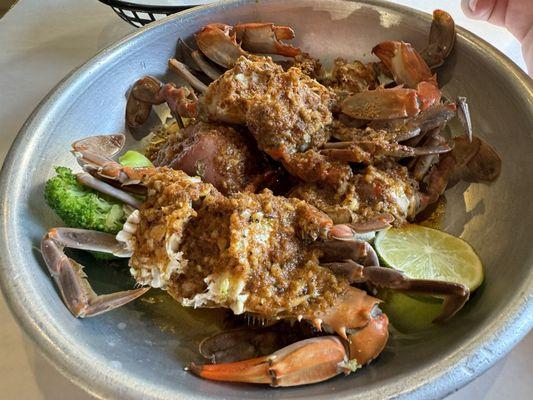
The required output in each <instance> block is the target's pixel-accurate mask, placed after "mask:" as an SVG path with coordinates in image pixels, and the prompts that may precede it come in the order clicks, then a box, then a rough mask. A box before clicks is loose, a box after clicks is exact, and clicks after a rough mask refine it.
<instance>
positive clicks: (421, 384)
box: [0, 0, 533, 399]
mask: <svg viewBox="0 0 533 400" xmlns="http://www.w3.org/2000/svg"><path fill="white" fill-rule="evenodd" d="M263 1H264V0H263ZM328 1H331V2H339V1H352V2H359V3H361V4H362V5H369V6H375V7H382V8H388V9H391V10H393V11H396V12H400V13H402V14H406V15H409V16H415V17H418V18H422V19H424V20H426V21H430V20H431V15H429V14H427V13H425V12H421V11H418V10H415V9H413V8H410V7H407V6H403V5H399V4H395V3H391V2H388V1H382V0H381V1H380V0H366V1H357V0H328ZM252 2H257V0H225V1H221V2H218V3H213V4H209V5H205V6H201V7H196V8H193V9H189V10H185V11H182V12H180V13H177V14H174V15H171V16H169V17H167V18H165V19H162V20H160V21H157V22H154V23H152V24H150V25H148V26H145V27H143V28H140V29H138V30H137V31H135V32H134V33H131V34H129V35H127V36H126V37H124V38H123V39H121V40H119V41H117V42H115V43H113V44H111V45H109V46H107V47H106V48H104V49H103V50H101V51H99V52H98V53H97V54H96V55H95V56H94V57H92V58H91V59H90V60H88V61H87V62H85V63H84V64H83V65H81V66H79V67H77V68H75V69H74V70H73V71H71V72H70V73H69V74H68V75H67V76H66V77H65V78H63V79H62V80H61V81H60V82H59V83H58V84H57V85H56V86H55V87H54V88H53V89H52V90H51V91H50V92H49V93H48V94H47V95H46V97H44V98H43V100H41V102H40V103H39V105H38V106H37V107H36V108H35V110H34V111H33V112H32V113H31V115H30V116H29V117H28V119H27V120H26V122H25V123H24V125H23V126H22V127H21V129H20V131H19V132H18V134H17V136H16V139H15V141H14V142H13V144H12V146H11V148H10V150H9V152H8V154H7V156H6V158H5V161H4V164H3V166H2V169H1V171H0V210H1V216H2V217H1V218H0V288H1V290H2V293H3V295H4V298H5V299H6V303H7V304H8V306H9V308H10V310H11V312H12V314H13V316H14V317H15V319H16V321H17V322H18V324H19V325H20V326H21V327H22V329H23V331H24V332H25V333H26V334H27V335H28V336H29V337H30V339H31V340H32V341H33V342H34V343H36V344H37V347H38V348H39V350H40V351H41V353H42V354H43V355H44V357H45V358H46V359H47V360H48V361H49V362H50V363H51V364H53V365H54V366H55V367H56V368H57V369H58V370H59V371H60V372H61V373H62V374H63V375H64V376H65V377H66V378H68V379H69V380H70V381H72V382H74V383H76V384H77V385H78V386H80V387H81V388H83V389H84V390H85V391H87V392H88V393H90V394H92V395H93V396H95V397H97V398H107V397H108V396H112V397H113V398H124V397H127V398H130V397H131V398H154V399H155V398H158V399H159V398H166V396H164V394H165V393H166V392H159V393H157V390H156V391H155V392H153V391H152V392H151V394H150V392H148V391H146V390H143V388H144V387H145V385H144V383H145V382H142V381H137V382H135V381H134V382H132V381H131V380H130V381H129V383H130V385H129V386H130V387H129V388H128V387H123V381H124V376H123V375H121V374H119V373H116V371H113V370H112V369H109V368H108V367H107V366H104V365H101V366H99V367H102V369H100V368H94V366H92V368H87V367H89V366H91V361H94V360H91V359H84V360H83V362H81V363H80V359H79V358H78V357H76V354H74V352H72V351H71V352H70V353H66V352H63V351H58V349H59V343H61V340H62V339H61V336H60V335H58V332H57V331H56V332H51V331H50V330H49V329H48V328H47V325H46V323H44V322H43V321H42V320H40V318H39V316H38V315H35V314H33V313H31V308H29V307H28V305H27V303H25V302H23V301H21V300H20V298H19V293H18V292H17V291H16V289H17V287H16V286H17V285H12V284H11V282H13V281H14V280H16V276H17V272H16V269H15V268H14V267H13V265H16V263H15V261H16V260H14V259H12V258H11V257H10V248H11V246H10V244H9V241H8V240H9V238H10V234H9V228H10V221H9V218H8V217H9V215H10V212H9V210H10V201H9V197H10V194H12V193H14V192H16V189H15V188H16V187H17V183H18V182H20V181H21V180H22V179H24V174H23V173H22V171H20V169H19V168H18V167H17V164H18V156H19V155H20V154H21V153H22V152H23V151H24V149H25V148H26V146H28V144H29V143H31V141H32V139H33V138H34V137H36V136H37V135H36V134H35V133H34V132H35V131H34V130H33V129H32V127H33V126H34V125H39V121H40V120H41V119H43V118H44V117H45V116H46V114H47V113H48V111H49V110H50V109H51V108H52V107H53V105H54V100H55V98H56V97H59V96H61V94H62V93H63V92H64V91H66V89H67V88H68V87H69V86H71V85H72V84H73V83H75V82H76V80H77V79H78V78H79V77H82V76H83V75H85V74H86V73H88V72H90V71H91V70H92V69H96V68H98V65H99V64H101V63H105V60H106V59H107V58H108V57H110V56H112V54H113V53H114V52H116V51H120V49H121V48H122V47H124V46H125V45H126V44H128V43H129V42H130V41H133V40H135V39H136V38H139V37H140V36H142V35H144V34H146V33H147V32H150V31H155V30H156V29H157V28H158V27H160V26H161V25H164V24H168V23H172V22H173V21H174V20H178V19H181V18H184V17H186V16H189V15H192V14H196V13H208V12H210V11H211V10H213V9H217V8H235V7H238V6H239V5H244V4H247V3H252ZM457 33H458V35H459V36H460V37H461V39H463V40H465V41H466V42H468V43H469V44H470V45H471V46H474V47H478V48H479V49H480V50H482V51H483V52H485V54H487V55H488V58H490V59H491V60H493V61H495V62H496V63H497V64H499V67H500V68H502V69H503V70H505V71H506V72H507V73H510V74H513V75H514V79H515V80H516V82H517V84H518V85H519V86H522V87H523V88H524V90H525V91H526V92H527V94H528V96H527V97H528V98H529V103H530V104H533V81H532V79H531V78H530V77H529V76H528V75H527V74H526V73H525V72H524V71H522V70H521V69H520V68H519V67H518V66H517V65H516V64H514V63H513V62H512V61H511V60H510V59H509V58H508V57H507V56H506V55H504V54H503V53H501V52H500V51H499V50H497V49H496V48H494V47H493V46H492V45H490V44H489V43H487V42H486V41H485V40H483V39H481V38H480V37H478V36H477V35H475V34H473V33H471V32H469V31H467V30H466V29H464V28H461V27H459V26H458V27H457ZM15 246H16V243H15ZM522 288H523V289H524V290H523V291H522V292H521V293H519V294H517V295H516V296H515V298H514V299H513V301H512V302H511V303H510V304H508V305H507V307H506V309H505V312H504V315H501V316H500V318H497V319H495V320H494V321H493V322H492V323H490V324H488V326H487V328H486V329H485V330H484V331H483V332H482V333H480V334H478V335H477V336H475V337H472V338H471V339H470V341H469V343H468V344H467V345H466V346H465V347H464V349H463V350H464V351H463V352H462V353H459V352H455V353H453V354H451V355H450V356H448V357H446V358H444V359H442V360H440V362H438V363H435V364H433V365H431V366H429V367H427V368H425V369H423V370H421V371H419V372H417V373H416V374H415V375H414V376H411V377H409V383H408V384H407V385H401V387H400V390H399V391H398V390H397V389H395V388H394V387H392V385H389V386H390V387H386V388H384V390H379V393H378V395H379V398H389V397H395V398H405V399H407V398H408V399H433V398H442V397H444V396H446V395H448V394H450V393H451V392H453V391H455V390H457V389H459V388H461V387H463V386H464V385H466V384H467V383H469V382H470V381H471V380H473V379H474V378H476V377H477V376H479V375H480V374H482V373H483V372H485V371H486V370H487V369H488V368H489V367H491V366H492V365H493V364H494V363H495V362H496V361H498V360H499V359H500V358H502V357H503V356H504V355H505V354H507V353H508V352H509V351H510V350H511V349H512V348H513V346H514V345H516V344H517V343H518V342H519V341H520V340H521V339H522V338H523V337H524V336H525V335H526V334H527V333H528V332H529V331H530V329H531V328H532V327H533V273H530V274H529V277H528V278H527V281H526V282H524V284H523V286H522ZM70 350H72V349H70ZM159 395H163V396H159ZM336 397H337V398H339V399H354V398H356V397H357V398H359V397H358V396H357V394H349V395H343V396H339V394H336ZM372 397H374V396H372ZM376 398H378V397H376Z"/></svg>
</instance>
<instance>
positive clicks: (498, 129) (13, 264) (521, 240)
mask: <svg viewBox="0 0 533 400" xmlns="http://www.w3.org/2000/svg"><path fill="white" fill-rule="evenodd" d="M430 19H431V18H430V16H428V15H426V14H423V13H419V12H416V11H413V10H411V9H408V8H404V7H400V6H397V5H393V4H388V3H380V2H374V1H371V2H365V3H364V4H363V3H357V2H343V1H313V0H291V1H287V0H275V1H255V0H254V1H244V0H239V1H229V2H224V3H219V4H216V5H212V6H207V7H203V8H198V9H194V10H190V11H186V12H183V13H181V14H177V15H175V16H172V17H170V18H168V19H165V20H164V21H161V22H158V23H154V24H153V25H151V26H149V27H147V28H144V29H141V30H139V31H138V32H136V33H134V34H133V35H131V36H129V37H127V38H126V39H124V40H121V41H120V42H118V43H117V44H115V45H113V46H111V47H110V48H108V49H106V50H104V51H102V52H101V53H99V54H98V55H97V56H96V57H94V58H93V59H92V60H90V61H89V62H87V63H86V64H85V65H84V66H82V67H81V68H79V69H78V70H76V71H75V72H74V73H72V74H71V75H70V76H68V77H67V78H66V79H65V80H64V81H62V82H61V83H60V84H59V85H58V86H57V87H56V88H55V89H54V90H53V91H52V92H51V94H50V95H48V96H47V97H46V99H44V100H43V102H42V103H41V104H40V105H39V107H38V108H37V110H36V111H35V112H34V113H33V114H32V116H31V117H30V118H29V119H28V121H27V122H26V124H25V125H24V127H23V128H22V130H21V131H20V133H19V135H18V137H17V140H16V142H15V144H14V145H13V147H12V149H11V151H10V153H9V155H8V157H7V159H6V161H5V163H4V167H3V169H2V175H1V181H0V200H1V211H2V217H1V231H0V235H1V236H0V260H1V265H2V268H1V281H2V289H3V292H4V294H5V296H6V298H7V300H8V303H9V304H10V306H11V309H12V311H13V313H14V314H15V317H16V318H17V319H18V322H19V323H20V325H21V326H22V327H23V328H24V330H25V331H26V333H27V334H28V335H29V336H30V337H31V338H32V339H33V340H34V341H35V342H36V343H37V344H38V346H39V347H40V349H41V350H42V351H43V353H44V354H45V355H46V357H47V358H48V359H50V361H52V363H53V364H55V365H56V366H57V367H58V368H59V369H60V370H61V371H62V372H63V373H64V374H65V375H67V376H68V377H69V378H70V379H72V380H73V381H75V382H77V383H78V384H79V385H80V386H82V387H83V388H85V389H86V390H88V391H89V392H91V393H93V394H95V395H97V396H100V397H109V398H120V399H141V398H142V399H171V398H172V399H176V398H188V399H214V398H224V399H234V398H247V399H256V398H294V399H296V398H305V399H315V398H323V399H325V398H331V397H334V398H336V399H366V400H369V399H385V398H390V397H395V396H399V397H405V398H410V399H431V398H440V397H443V396H444V395H446V394H448V393H450V392H452V391H454V390H456V389H458V388H459V387H461V386H463V385H465V384H466V383H467V382H468V381H470V380H472V379H473V378H474V377H476V376H477V375H479V374H481V373H482V372H483V371H485V370H486V369H487V368H489V367H490V366H491V365H492V364H493V363H494V362H495V361H496V360H498V359H499V358H500V357H502V356H503V355H504V354H505V353H507V352H508V351H509V350H510V349H511V348H512V347H513V345H514V344H516V343H517V342H518V341H519V340H520V339H521V338H522V337H523V336H524V335H525V334H526V333H527V332H528V330H529V329H530V328H531V326H532V316H533V306H532V301H531V293H532V290H531V288H532V273H531V266H532V264H533V247H532V246H531V243H532V242H533V234H532V232H533V229H532V226H533V202H532V201H531V194H532V190H531V188H532V187H533V174H532V171H533V157H532V156H531V153H532V151H533V136H532V135H531V129H532V127H533V89H532V83H531V79H530V78H528V77H527V76H526V75H525V74H524V73H523V72H522V71H520V70H519V69H518V68H517V67H516V66H515V65H514V64H513V63H512V62H510V61H509V60H508V59H507V58H506V57H505V56H503V55H502V54H501V53H499V52H498V51H497V50H495V49H494V48H493V47H491V46H490V45H488V44H487V43H486V42H484V41H483V40H481V39H479V38H478V37H476V36H474V35H472V34H471V33H468V32H466V31H465V30H462V29H459V32H458V40H457V44H456V50H455V52H454V54H453V56H452V58H451V59H450V60H449V61H448V63H447V64H446V66H445V67H444V69H443V70H442V71H440V72H439V73H440V81H441V82H447V83H446V85H445V86H444V92H445V94H446V96H448V97H451V98H454V97H455V96H457V95H459V94H461V95H466V96H467V97H468V98H469V100H470V105H471V111H472V114H473V123H474V130H475V133H476V134H478V135H479V136H481V137H483V138H484V139H486V140H487V141H488V142H489V143H490V144H492V145H493V146H494V147H495V148H496V150H497V151H498V153H499V154H500V156H501V157H502V159H503V171H502V174H501V176H500V178H499V179H498V180H497V181H496V182H495V183H493V184H491V185H490V186H487V185H482V184H472V185H458V186H456V187H455V188H454V189H453V190H452V191H450V192H449V193H447V199H448V209H447V214H448V217H447V219H446V221H445V224H444V228H445V229H446V230H447V231H449V232H451V233H453V234H456V235H460V236H461V237H463V238H464V239H466V240H467V241H468V242H470V243H471V244H472V245H473V246H474V248H475V249H476V250H477V252H478V253H479V255H480V256H481V258H482V259H483V261H484V263H485V266H486V284H485V285H484V286H482V287H481V288H480V289H479V290H478V291H477V292H476V293H475V294H474V296H473V298H472V300H471V301H470V302H469V304H468V305H467V307H466V308H465V309H464V310H463V311H462V312H461V313H460V314H459V315H458V316H457V317H455V318H454V319H453V320H452V321H451V322H450V323H448V324H446V325H444V326H439V327H434V328H433V329H432V330H430V331H428V332H424V333H420V334H417V335H401V334H399V333H397V332H393V335H392V338H391V340H390V343H389V344H388V346H387V348H386V350H385V351H384V352H383V354H382V355H381V356H380V357H379V359H378V360H376V362H374V363H373V364H372V365H370V366H368V367H366V368H364V369H362V370H360V371H358V372H357V373H355V374H352V375H350V376H348V377H338V378H336V379H333V380H330V381H328V382H324V383H321V384H316V385H310V386H306V387H298V388H288V389H272V388H265V387H262V386H251V385H238V384H224V383H214V382H209V381H204V380H200V379H198V378H196V377H194V376H192V375H191V374H189V373H187V372H185V371H184V370H183V367H184V365H185V364H186V362H188V361H190V360H192V359H194V358H195V357H197V355H196V344H197V342H198V339H200V338H201V337H202V336H203V335H205V334H208V333H210V332H213V331H214V330H216V329H218V328H217V326H218V323H219V320H220V314H219V313H217V312H216V311H214V312H213V311H211V312H208V311H201V310H184V309H181V308H180V307H178V306H177V305H176V304H175V303H173V302H169V301H167V300H165V299H166V297H165V295H164V294H162V293H154V294H151V295H149V296H148V297H147V298H145V299H144V301H142V300H141V301H137V302H134V303H131V304H129V305H128V306H126V307H123V308H120V309H118V310H116V311H113V312H110V313H108V314H104V315H102V316H99V317H95V318H90V319H85V320H82V319H75V318H73V317H72V316H71V315H70V313H69V312H68V311H67V309H66V308H65V307H64V306H63V304H62V302H61V299H60V297H59V295H58V292H57V290H56V288H55V287H54V285H53V282H52V280H51V279H50V277H49V275H48V273H47V272H46V270H45V268H43V261H42V259H41V257H40V254H39V250H38V243H39V240H40V238H41V236H42V234H43V233H44V232H45V231H46V230H47V229H48V228H50V227H52V226H57V225H60V224H61V222H60V221H59V220H58V219H57V218H56V217H55V216H54V215H53V213H52V212H51V211H50V210H49V209H48V207H47V206H46V205H45V204H44V201H43V197H42V189H43V183H44V182H45V181H46V179H47V178H49V177H50V176H51V175H52V173H53V168H52V167H53V166H54V165H58V164H63V165H65V164H66V165H71V166H74V161H73V159H72V157H71V156H70V154H69V151H68V149H69V144H70V143H71V142H72V141H74V140H76V139H79V138H82V137H84V136H88V135H93V134H102V133H112V132H119V131H125V128H124V122H123V116H124V105H125V93H126V92H127V90H128V88H129V87H130V85H131V84H132V82H134V81H135V80H136V79H137V78H138V77H140V76H142V75H145V74H152V75H157V76H163V75H165V74H166V70H167V64H166V62H167V59H168V58H169V57H171V56H173V55H174V54H175V51H176V45H177V44H176V42H177V38H178V37H182V38H186V37H189V36H190V35H191V34H193V33H194V32H195V31H196V30H197V29H198V28H199V27H201V26H202V25H204V24H206V23H208V22H213V21H224V22H226V23H230V24H231V23H236V22H245V21H275V22H276V23H278V24H288V25H291V26H292V27H294V29H295V31H296V33H297V40H296V44H297V45H300V46H302V47H303V48H304V49H305V50H306V51H309V52H310V53H311V54H314V55H318V56H320V57H321V58H322V59H323V60H331V59H332V58H333V57H338V56H343V57H347V58H349V59H354V58H358V59H368V57H369V50H370V49H371V48H372V46H373V45H374V44H376V43H378V42H380V41H383V40H387V39H401V40H404V41H407V42H411V43H413V44H414V45H415V46H416V47H417V48H423V47H424V45H425V44H426V41H427V33H428V30H429V26H430ZM166 78H172V77H171V76H167V77H166ZM83 262H85V263H86V264H87V265H88V266H87V269H86V270H87V272H88V274H89V276H90V278H91V280H92V282H93V285H94V286H95V287H96V289H97V291H99V292H106V291H107V292H110V291H114V290H117V289H120V288H122V287H124V286H128V285H130V284H131V281H130V280H129V278H128V274H127V272H126V271H125V270H123V269H120V268H118V269H113V268H109V267H102V266H98V265H96V264H97V263H95V262H94V261H93V260H90V259H85V260H83Z"/></svg>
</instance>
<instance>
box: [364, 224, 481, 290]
mask: <svg viewBox="0 0 533 400" xmlns="http://www.w3.org/2000/svg"><path fill="white" fill-rule="evenodd" d="M375 248H376V251H377V252H378V255H379V256H380V258H381V260H382V261H383V263H384V264H385V265H386V266H388V267H391V268H394V269H396V270H399V271H402V272H404V273H405V274H406V275H407V276H408V277H409V278H412V279H431V280H440V281H447V282H455V283H461V284H463V285H465V286H467V287H468V288H469V289H470V291H474V290H475V289H477V288H478V287H479V286H480V285H481V283H482V282H483V275H484V274H483V264H482V263H481V260H480V259H479V257H478V256H477V254H476V252H475V251H474V249H473V248H472V246H470V245H469V244H468V243H467V242H465V241H464V240H462V239H459V238H456V237H455V236H452V235H450V234H449V233H446V232H443V231H440V230H437V229H433V228H428V227H425V226H420V225H414V224H412V225H407V226H404V227H401V228H391V229H388V230H386V231H381V232H380V233H379V234H378V236H377V237H376V240H375Z"/></svg>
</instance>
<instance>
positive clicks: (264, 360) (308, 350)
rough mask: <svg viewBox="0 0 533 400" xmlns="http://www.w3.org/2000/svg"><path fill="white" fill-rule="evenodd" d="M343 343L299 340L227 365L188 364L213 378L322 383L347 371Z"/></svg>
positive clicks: (325, 339)
mask: <svg viewBox="0 0 533 400" xmlns="http://www.w3.org/2000/svg"><path fill="white" fill-rule="evenodd" d="M347 360H348V358H347V354H346V350H345V348H344V345H343V344H342V342H341V341H340V339H339V338H337V337H335V336H322V337H316V338H311V339H306V340H302V341H300V342H296V343H293V344H291V345H289V346H286V347H284V348H282V349H281V350H278V351H276V352H274V353H272V354H271V355H268V356H263V357H257V358H252V359H250V360H244V361H238V362H233V363H226V364H211V365H198V364H195V363H191V365H190V366H189V370H190V371H191V372H193V373H194V374H196V375H198V376H200V377H202V378H205V379H211V380H215V381H229V382H246V383H264V384H270V385H271V386H297V385H306V384H310V383H316V382H322V381H324V380H326V379H330V378H332V377H334V376H336V375H338V374H340V373H341V372H347V370H346V367H344V364H345V363H347Z"/></svg>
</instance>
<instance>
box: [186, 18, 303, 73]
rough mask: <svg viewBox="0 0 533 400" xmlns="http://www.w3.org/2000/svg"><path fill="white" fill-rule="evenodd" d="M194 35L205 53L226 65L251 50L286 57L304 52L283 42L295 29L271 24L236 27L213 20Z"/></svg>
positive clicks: (217, 62)
mask: <svg viewBox="0 0 533 400" xmlns="http://www.w3.org/2000/svg"><path fill="white" fill-rule="evenodd" d="M195 37H196V44H197V45H198V48H199V49H200V50H201V51H202V53H203V54H204V55H205V56H207V57H208V58H209V59H210V60H211V61H213V62H214V63H216V64H218V65H220V66H222V67H225V68H231V67H232V66H233V64H235V61H236V60H237V59H238V58H239V57H240V56H242V55H248V54H249V53H248V51H250V52H254V53H264V54H279V55H282V56H286V57H294V56H296V55H298V54H301V50H300V49H298V48H296V47H293V46H291V45H288V44H285V43H282V42H280V40H282V39H292V38H293V37H294V32H293V30H292V29H291V28H289V27H287V26H277V25H274V24H270V23H257V22H256V23H248V24H240V25H236V26H234V27H232V26H230V25H225V24H219V23H214V24H209V25H206V26H204V27H203V29H202V30H201V31H200V32H198V33H197V34H196V36H195Z"/></svg>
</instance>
